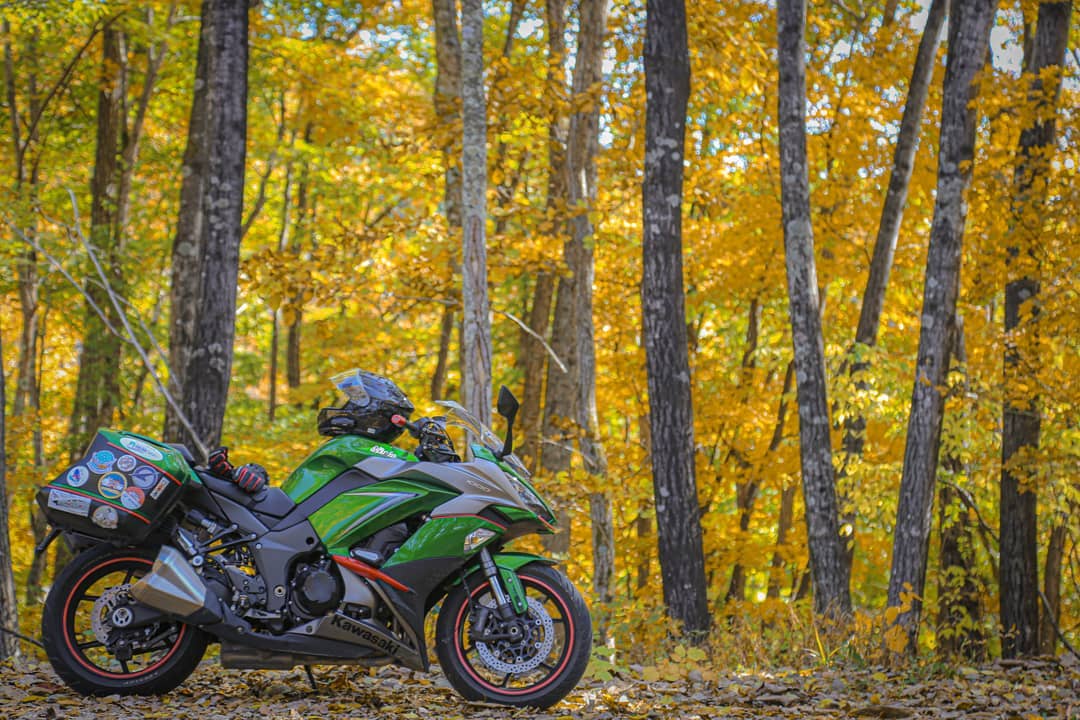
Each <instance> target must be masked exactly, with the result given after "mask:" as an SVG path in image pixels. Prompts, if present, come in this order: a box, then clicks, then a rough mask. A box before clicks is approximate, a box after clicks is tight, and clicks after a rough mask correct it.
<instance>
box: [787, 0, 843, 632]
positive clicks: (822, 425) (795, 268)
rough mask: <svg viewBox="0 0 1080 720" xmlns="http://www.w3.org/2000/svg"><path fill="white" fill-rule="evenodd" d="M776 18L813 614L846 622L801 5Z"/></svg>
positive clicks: (791, 4)
mask: <svg viewBox="0 0 1080 720" xmlns="http://www.w3.org/2000/svg"><path fill="white" fill-rule="evenodd" d="M776 13H777V42H778V47H779V54H778V59H779V65H780V85H779V115H778V123H779V127H780V187H781V191H782V194H783V200H782V205H783V226H784V258H785V262H786V266H787V287H788V298H789V306H788V307H789V312H790V315H791V330H792V339H793V342H794V349H795V379H796V382H795V387H796V389H797V392H798V405H799V449H800V458H801V463H802V483H803V499H804V500H805V502H806V526H807V537H808V541H809V545H810V564H811V567H812V569H813V577H814V608H815V610H816V611H817V612H818V613H819V614H824V613H837V614H842V615H847V614H849V613H850V612H851V595H850V592H849V584H850V579H851V566H850V564H849V560H848V554H847V551H846V550H845V548H844V539H843V538H842V537H841V536H840V528H839V523H838V514H837V502H836V481H835V477H834V475H833V465H832V439H831V438H830V436H829V428H830V422H829V408H828V404H827V400H826V397H825V395H826V387H825V348H824V346H823V340H822V335H821V315H820V312H821V309H820V301H819V298H818V280H817V269H816V266H815V263H814V231H813V226H812V224H811V221H810V184H809V178H808V170H807V163H806V119H805V108H806V68H805V61H804V54H805V47H806V46H805V38H804V35H805V26H806V5H805V3H803V2H802V0H780V1H779V2H778V3H777V6H776Z"/></svg>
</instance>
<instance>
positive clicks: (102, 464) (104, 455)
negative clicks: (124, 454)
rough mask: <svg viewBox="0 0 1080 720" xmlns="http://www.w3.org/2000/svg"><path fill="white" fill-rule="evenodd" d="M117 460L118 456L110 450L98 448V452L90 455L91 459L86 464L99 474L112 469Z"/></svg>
mask: <svg viewBox="0 0 1080 720" xmlns="http://www.w3.org/2000/svg"><path fill="white" fill-rule="evenodd" d="M115 462H116V456H115V455H113V454H112V453H111V452H109V451H108V450H98V451H97V452H96V453H94V454H93V455H91V456H90V459H89V460H88V461H87V462H86V466H87V467H88V468H90V469H91V470H92V471H93V472H96V473H97V474H98V475H102V474H104V473H107V472H109V471H110V470H112V466H113V463H115Z"/></svg>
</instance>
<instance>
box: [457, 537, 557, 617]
mask: <svg viewBox="0 0 1080 720" xmlns="http://www.w3.org/2000/svg"><path fill="white" fill-rule="evenodd" d="M491 559H492V560H494V561H495V567H497V568H498V569H499V577H500V578H502V581H503V586H504V587H505V589H506V594H507V595H509V596H510V604H511V605H513V606H514V611H515V612H517V613H519V614H520V613H523V612H525V610H526V609H528V607H529V605H528V602H527V601H526V600H525V588H524V587H522V585H521V580H519V579H518V576H517V571H518V570H520V569H521V568H523V567H525V566H526V565H528V564H529V563H533V562H538V563H542V564H544V565H557V564H558V562H557V561H555V560H552V559H551V558H546V557H544V556H542V555H534V554H532V553H523V552H508V553H498V554H496V555H492V556H491ZM472 572H482V571H481V569H480V566H479V564H478V563H474V564H473V567H472V568H471V570H470V574H471V573H472ZM459 584H461V580H460V579H458V580H456V581H455V582H454V585H459Z"/></svg>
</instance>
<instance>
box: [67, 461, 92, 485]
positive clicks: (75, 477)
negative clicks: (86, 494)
mask: <svg viewBox="0 0 1080 720" xmlns="http://www.w3.org/2000/svg"><path fill="white" fill-rule="evenodd" d="M89 479H90V471H89V470H87V469H86V468H84V467H83V466H82V465H76V466H75V467H73V468H71V469H70V470H68V474H67V484H68V485H70V486H71V487H82V486H83V485H85V484H86V481H87V480H89Z"/></svg>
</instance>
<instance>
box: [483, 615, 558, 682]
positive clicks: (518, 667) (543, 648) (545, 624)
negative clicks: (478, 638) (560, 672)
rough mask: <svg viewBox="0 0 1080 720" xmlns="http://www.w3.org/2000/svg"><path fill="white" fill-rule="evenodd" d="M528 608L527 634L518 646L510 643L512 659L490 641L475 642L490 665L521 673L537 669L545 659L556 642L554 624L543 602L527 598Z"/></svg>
mask: <svg viewBox="0 0 1080 720" xmlns="http://www.w3.org/2000/svg"><path fill="white" fill-rule="evenodd" d="M527 602H528V609H527V610H526V611H525V616H524V618H523V619H524V620H525V622H527V623H528V625H529V630H530V631H531V632H529V633H528V636H527V638H524V639H522V641H520V642H519V643H516V644H515V645H516V646H510V647H509V650H510V653H511V654H512V655H513V656H514V659H513V662H506V661H505V660H503V659H502V658H501V657H500V655H501V654H502V653H501V652H499V651H497V650H495V649H493V648H491V647H490V646H489V645H488V644H487V643H484V642H478V643H476V651H477V653H478V654H479V655H480V659H481V660H483V662H484V664H485V665H487V666H488V667H489V668H491V669H492V670H494V671H495V672H498V673H503V674H507V673H510V674H514V675H520V674H523V673H527V672H529V671H531V670H535V669H536V668H537V667H539V666H540V663H542V662H544V658H546V657H547V656H548V653H549V652H551V648H553V647H554V646H555V625H554V623H553V622H552V620H551V615H549V614H548V611H547V610H545V609H544V606H543V605H542V604H541V603H540V601H539V600H536V599H535V598H527Z"/></svg>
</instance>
